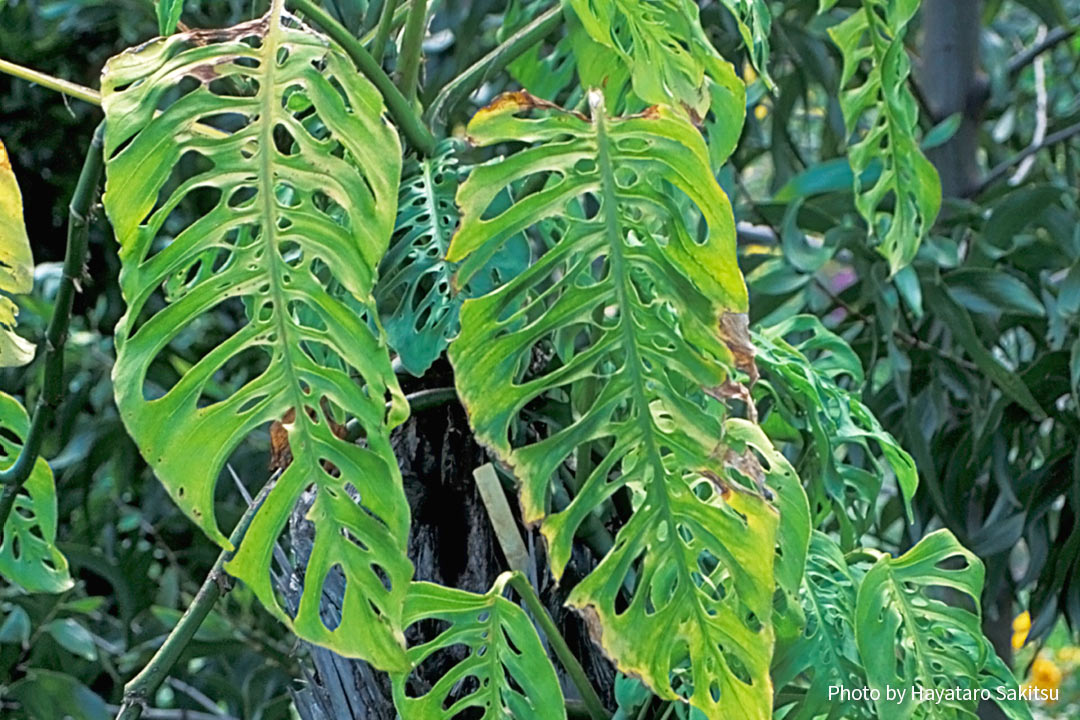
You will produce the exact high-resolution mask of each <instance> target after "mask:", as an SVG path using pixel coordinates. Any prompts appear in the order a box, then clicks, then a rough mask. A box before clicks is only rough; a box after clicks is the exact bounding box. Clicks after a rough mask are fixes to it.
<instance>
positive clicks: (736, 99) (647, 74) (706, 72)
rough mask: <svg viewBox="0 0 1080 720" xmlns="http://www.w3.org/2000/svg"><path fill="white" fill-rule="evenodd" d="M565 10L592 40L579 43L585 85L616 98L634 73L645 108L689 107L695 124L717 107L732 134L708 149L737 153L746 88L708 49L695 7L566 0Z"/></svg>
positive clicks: (667, 1)
mask: <svg viewBox="0 0 1080 720" xmlns="http://www.w3.org/2000/svg"><path fill="white" fill-rule="evenodd" d="M564 4H565V5H567V6H569V7H570V8H571V9H572V10H573V12H574V14H575V15H576V17H577V19H578V20H579V21H580V22H581V25H582V28H583V30H584V32H585V34H586V35H587V36H588V38H589V39H591V41H592V43H584V42H580V41H579V42H577V43H575V54H576V55H577V62H578V73H579V75H580V76H581V80H582V84H584V85H586V86H590V85H591V86H595V87H603V88H605V93H607V94H608V96H609V99H610V96H611V95H612V94H613V93H614V92H617V91H618V85H619V80H620V79H621V78H622V77H623V75H624V73H625V72H626V71H629V74H630V82H631V85H632V87H633V90H634V94H635V95H636V96H637V97H638V99H639V100H640V101H641V102H644V103H645V104H647V105H649V104H657V105H670V106H673V107H676V108H684V109H686V110H687V111H689V113H690V114H691V116H692V117H693V118H695V119H699V118H704V117H705V116H706V113H707V112H708V111H709V109H710V107H711V108H712V111H713V113H714V114H715V116H716V117H717V119H718V121H719V122H720V123H721V127H722V128H723V129H727V130H728V131H729V132H727V133H720V135H721V136H720V138H714V137H713V133H712V132H710V138H709V139H710V145H711V144H713V143H715V142H719V143H720V144H721V145H723V147H722V148H712V150H713V152H714V153H720V154H722V155H724V156H725V157H726V156H727V155H728V154H730V153H731V150H732V149H733V148H734V145H735V141H737V140H738V131H740V130H741V129H742V124H743V116H744V114H745V109H746V88H745V86H744V85H743V83H742V81H741V80H739V78H738V77H736V75H735V70H734V68H732V66H731V63H729V62H727V61H725V60H724V59H723V58H722V57H720V54H719V53H717V52H716V49H715V48H713V46H712V45H711V44H710V43H709V39H708V38H707V37H706V36H705V31H704V30H702V28H701V21H700V19H699V17H698V8H697V5H696V4H695V3H694V2H691V0H564ZM593 43H594V44H595V46H598V47H595V46H594V45H593ZM605 51H606V52H605ZM612 81H614V82H612ZM611 107H613V106H612V105H611V103H610V102H609V109H610V108H611ZM732 130H733V131H734V138H732V137H731V132H730V131H732ZM728 145H730V147H728Z"/></svg>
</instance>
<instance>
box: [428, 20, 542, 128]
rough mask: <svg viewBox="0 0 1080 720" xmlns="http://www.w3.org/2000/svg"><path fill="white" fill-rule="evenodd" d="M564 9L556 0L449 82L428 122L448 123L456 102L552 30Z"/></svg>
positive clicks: (437, 99)
mask: <svg viewBox="0 0 1080 720" xmlns="http://www.w3.org/2000/svg"><path fill="white" fill-rule="evenodd" d="M561 13H562V6H561V5H560V4H559V3H555V5H554V6H552V7H551V8H550V9H548V10H546V11H544V12H543V13H541V14H540V15H538V16H537V17H536V19H535V20H533V21H532V22H531V23H529V24H528V25H526V26H525V27H523V28H521V29H520V30H518V31H517V32H516V33H514V34H513V35H511V36H510V37H508V38H507V39H506V41H505V42H504V43H502V44H501V45H499V46H498V47H497V48H495V49H494V50H492V51H491V52H489V53H488V54H487V55H485V56H484V57H482V58H480V59H479V60H477V61H476V62H475V63H473V64H472V65H471V66H470V67H469V68H468V69H467V70H466V71H465V72H463V73H461V74H460V75H458V76H457V77H456V78H455V79H454V80H453V81H452V82H450V83H449V84H447V85H446V87H444V88H443V89H442V90H440V91H439V94H438V95H437V96H436V97H435V100H434V101H433V102H432V103H431V107H429V108H428V111H427V113H426V114H425V119H426V120H427V121H428V123H430V124H434V123H436V122H438V123H445V122H446V119H447V117H448V116H449V114H450V112H451V111H453V109H454V108H455V107H457V104H458V103H459V102H461V101H462V100H464V99H465V98H467V97H468V96H469V95H471V94H472V93H473V91H474V90H476V88H478V87H480V85H481V83H483V82H484V80H485V79H486V78H488V77H490V76H491V75H492V74H494V73H497V72H499V71H500V70H502V69H503V68H505V67H506V66H507V65H509V64H510V63H512V62H513V61H514V60H517V59H518V58H519V57H521V55H522V54H523V53H524V52H525V51H526V50H528V49H529V48H531V47H532V46H533V45H535V44H536V43H538V42H540V41H541V40H543V39H544V38H545V37H547V36H548V35H549V34H551V32H552V31H553V30H555V28H557V27H558V26H559V23H560V22H561V21H562V16H561Z"/></svg>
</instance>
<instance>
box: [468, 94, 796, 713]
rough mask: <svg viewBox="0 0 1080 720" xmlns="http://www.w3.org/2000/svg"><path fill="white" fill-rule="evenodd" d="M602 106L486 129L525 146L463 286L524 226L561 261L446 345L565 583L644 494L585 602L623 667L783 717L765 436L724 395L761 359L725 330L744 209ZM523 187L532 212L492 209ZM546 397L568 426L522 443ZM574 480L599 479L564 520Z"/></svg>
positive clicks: (676, 139)
mask: <svg viewBox="0 0 1080 720" xmlns="http://www.w3.org/2000/svg"><path fill="white" fill-rule="evenodd" d="M590 107H591V112H592V117H591V118H586V117H584V116H581V115H578V114H575V113H570V112H566V111H563V110H561V109H559V108H556V107H555V106H553V105H551V104H550V103H546V102H543V101H541V100H538V99H536V98H534V97H532V96H530V95H527V94H525V93H511V94H508V95H504V96H502V97H500V98H499V99H497V100H496V101H495V102H494V103H493V104H492V105H491V106H490V107H488V108H486V109H484V110H482V111H480V112H479V113H478V114H477V115H476V117H474V118H473V120H472V122H470V124H469V127H468V130H467V131H468V134H469V137H470V138H471V139H472V140H473V141H474V142H476V143H477V144H479V145H483V146H487V145H495V144H497V143H504V142H515V143H526V144H527V145H528V146H529V147H527V148H526V149H523V150H521V151H520V152H517V153H516V154H514V155H511V156H509V157H506V158H502V159H501V160H499V161H498V162H495V163H493V164H489V165H484V166H480V167H477V168H475V169H474V170H473V171H472V173H471V175H470V176H469V178H468V179H467V180H466V181H465V182H464V183H463V184H462V186H461V189H460V191H459V192H458V203H459V205H460V206H461V208H462V223H461V228H460V229H459V231H458V233H457V234H456V235H455V236H454V240H453V242H452V243H451V246H450V252H449V259H450V260H451V261H455V262H457V261H460V266H459V271H458V276H457V278H456V281H457V282H458V283H459V284H463V283H466V282H468V281H469V280H470V278H471V277H472V276H473V274H475V273H476V272H477V271H478V270H479V269H480V268H481V267H483V265H484V263H485V262H487V258H489V257H491V256H492V254H493V253H495V252H496V251H497V250H498V249H499V248H500V247H501V246H502V245H503V244H504V243H505V242H506V241H507V239H508V238H510V237H512V236H514V235H516V234H517V233H520V232H523V231H528V232H529V233H530V234H536V235H537V236H538V237H539V238H542V239H539V240H537V242H538V243H539V244H540V245H543V246H546V247H547V250H546V252H544V253H543V254H542V255H541V256H540V257H539V258H538V259H537V260H536V261H535V262H533V264H532V265H531V266H530V267H529V268H528V269H526V270H525V271H523V272H521V273H520V274H519V275H517V276H516V277H514V278H513V279H511V280H510V281H509V282H506V283H505V284H503V285H502V286H501V287H499V288H498V289H496V290H494V291H492V292H490V293H488V294H486V295H483V296H482V297H479V298H476V299H470V300H466V301H465V303H464V305H463V307H462V311H461V333H460V335H459V336H458V337H457V339H455V340H454V342H453V343H452V344H451V346H450V359H451V362H452V363H453V365H454V369H455V377H456V383H457V388H458V394H459V396H460V397H461V399H462V402H463V403H464V404H465V407H466V409H467V410H468V412H469V416H470V419H471V422H472V425H473V428H474V430H475V433H476V436H477V437H478V438H479V439H480V440H481V441H482V442H484V443H485V444H487V445H488V446H489V447H490V448H491V449H492V450H493V451H494V452H495V453H496V454H497V455H498V456H499V457H500V458H501V459H502V461H503V462H504V463H505V464H506V465H507V466H508V467H509V468H511V469H512V470H513V472H514V473H515V474H516V476H517V477H518V479H519V480H520V481H521V504H522V509H523V515H524V519H525V521H526V522H529V523H535V522H538V521H541V520H543V524H542V526H541V529H542V531H543V533H544V536H545V537H546V538H547V540H548V545H549V557H550V560H551V565H552V569H553V571H554V573H555V575H556V576H557V577H558V576H561V575H562V572H563V570H564V568H565V566H566V563H567V561H568V559H569V557H570V551H571V545H572V541H573V538H574V535H575V533H576V531H577V529H578V527H579V526H580V525H581V523H582V522H583V520H584V519H585V518H586V517H587V516H588V515H589V514H590V513H592V512H594V511H595V510H597V509H598V508H599V507H600V506H601V505H602V504H603V503H604V502H605V501H606V500H607V499H608V498H610V497H612V496H613V495H615V494H616V493H619V492H620V491H624V489H625V491H626V492H629V495H630V497H631V498H632V500H631V502H632V505H633V508H634V513H633V515H632V517H631V518H630V519H629V520H628V521H627V522H626V524H625V525H624V526H623V527H622V528H621V529H620V530H619V532H618V535H617V537H616V540H615V546H614V548H613V549H612V550H611V552H610V553H609V554H608V555H607V556H606V557H604V558H603V560H602V561H601V562H600V565H599V566H598V567H597V568H596V569H594V570H593V571H592V572H591V573H590V574H589V575H588V576H587V577H586V578H585V579H584V580H583V581H582V582H581V583H580V584H578V585H577V586H576V587H575V588H574V589H573V591H572V592H571V594H570V597H569V601H568V602H569V604H571V605H572V606H574V607H577V608H579V609H580V610H581V611H582V612H583V613H584V614H585V616H586V617H587V618H588V619H589V623H590V625H591V628H592V630H593V633H594V636H595V637H596V638H597V639H598V641H599V642H600V643H601V644H602V646H603V647H604V648H605V650H606V651H607V652H608V653H609V654H610V655H611V656H612V658H614V660H615V662H616V663H617V665H618V666H619V668H620V669H621V670H622V671H623V672H626V673H634V674H636V675H638V676H640V677H641V678H642V679H643V680H645V682H647V683H648V684H649V685H650V686H651V687H652V688H653V689H654V691H655V692H656V693H657V694H659V695H660V696H662V697H664V698H668V699H673V700H674V699H677V698H679V697H680V694H681V695H685V696H686V697H688V698H689V701H690V702H691V703H692V704H693V705H694V706H696V707H698V708H700V709H701V710H702V711H704V712H705V713H706V715H707V716H708V717H710V718H719V717H722V716H725V715H726V714H730V713H737V714H738V715H739V716H740V717H747V718H767V717H769V716H770V711H771V706H772V689H771V686H770V682H769V674H768V669H769V657H770V655H771V648H772V634H773V633H772V627H771V610H772V608H771V606H772V595H773V588H774V580H773V554H774V552H773V548H774V543H775V542H776V530H777V513H776V511H775V510H774V509H773V508H772V507H771V506H770V505H769V504H768V503H767V502H766V501H765V500H764V499H763V498H762V496H761V495H759V494H758V493H756V492H752V491H750V490H748V489H746V488H745V486H744V484H743V483H742V482H741V480H740V478H744V477H746V476H747V475H754V474H755V472H754V471H753V470H748V471H743V470H738V471H737V466H739V465H740V464H741V462H740V461H738V460H732V459H731V456H732V455H739V454H741V453H750V454H751V455H754V454H755V452H756V451H755V447H754V443H752V442H749V440H750V439H749V438H747V437H738V438H736V437H733V438H732V439H731V441H730V442H729V441H728V440H727V439H726V437H725V426H724V420H723V418H724V416H725V410H724V407H725V405H724V403H723V401H722V398H723V397H724V395H725V392H726V391H729V390H734V389H735V387H733V386H735V383H734V380H733V373H734V369H735V367H736V363H740V364H742V363H743V361H744V360H745V358H743V357H742V355H741V353H742V351H743V347H742V346H741V345H739V344H738V343H737V342H736V340H737V339H738V338H735V337H732V338H730V341H731V342H732V346H733V347H736V349H737V350H738V351H739V353H740V355H739V356H736V354H734V353H733V351H732V349H730V348H729V346H728V344H727V341H726V340H725V338H726V337H727V336H726V335H724V334H722V333H721V332H720V325H721V323H724V324H725V325H726V326H730V327H735V328H737V327H738V326H739V322H738V319H739V318H740V317H741V318H742V325H743V327H744V328H745V316H741V315H739V314H740V313H742V312H743V311H745V308H746V302H747V299H746V286H745V285H744V283H743V280H742V276H741V275H740V273H739V269H738V266H737V264H736V261H735V242H734V240H735V238H734V227H733V218H732V214H731V206H730V204H729V203H728V200H727V198H726V197H725V195H724V193H723V192H722V191H721V190H720V188H719V186H718V185H717V183H716V181H715V180H714V178H713V176H712V173H711V172H710V170H709V160H708V153H707V150H706V148H705V143H704V142H703V140H702V137H701V135H700V134H699V133H698V132H697V130H696V129H695V128H694V127H693V126H692V125H691V124H690V122H689V121H688V120H686V119H685V118H684V117H683V116H682V114H681V113H677V112H673V111H670V110H668V109H666V108H662V107H661V108H653V109H651V110H649V111H647V112H645V113H644V114H642V115H637V116H630V117H624V118H614V117H610V116H608V115H607V113H606V110H605V108H604V102H603V99H602V97H601V96H600V94H599V93H597V92H593V93H591V94H590ZM519 185H520V186H521V187H520V188H519V187H518V186H519ZM507 188H510V189H511V194H512V195H513V196H514V197H515V200H516V201H515V202H514V203H513V204H512V205H511V206H510V207H509V208H506V209H503V210H492V204H493V201H494V200H495V199H496V198H497V197H498V196H499V194H500V193H502V192H504V191H505V190H506V189H507ZM528 188H533V189H534V191H533V192H526V190H527V189H528ZM677 195H682V196H685V198H686V199H687V202H686V203H682V204H680V203H679V202H677V201H676V199H675V198H676V196H677ZM687 206H689V207H691V208H694V209H695V212H696V213H697V214H698V215H697V217H696V219H695V218H693V217H688V216H687V215H685V214H684V210H686V208H687ZM691 227H693V228H694V232H693V233H691V231H690V229H689V228H691ZM743 333H744V334H745V330H744V331H743ZM744 392H745V391H744ZM548 401H556V402H559V401H562V402H564V403H569V405H570V406H571V409H572V412H571V415H572V418H571V420H570V421H569V422H568V423H566V424H565V426H562V427H557V426H550V424H549V426H548V427H547V428H545V427H543V425H541V427H539V428H537V431H536V432H537V433H538V434H534V433H532V432H530V433H527V434H525V435H522V436H520V437H518V433H516V432H515V437H514V438H513V439H512V438H511V437H510V435H511V432H512V430H513V427H514V426H515V424H516V423H515V418H517V417H518V416H519V413H522V412H523V411H526V414H528V413H527V411H528V408H529V407H530V406H533V405H535V404H536V403H541V402H548ZM755 442H756V441H755ZM746 462H747V463H749V460H747V461H746ZM754 463H757V464H766V465H767V460H765V461H764V462H763V459H761V458H758V457H756V455H755V456H754ZM560 465H562V466H563V469H566V468H569V472H570V473H571V474H574V473H576V474H577V476H578V477H579V478H580V481H581V484H580V487H579V488H577V492H576V497H574V498H573V500H572V502H571V503H570V504H569V505H568V506H567V507H565V509H563V510H562V511H561V512H557V513H555V514H552V515H550V516H549V515H548V511H549V506H548V503H549V499H550V497H551V496H552V493H553V484H554V483H556V482H558V480H557V478H558V477H560V472H559V471H560ZM754 479H755V480H756V479H757V478H754ZM623 592H626V593H628V594H627V596H626V597H623Z"/></svg>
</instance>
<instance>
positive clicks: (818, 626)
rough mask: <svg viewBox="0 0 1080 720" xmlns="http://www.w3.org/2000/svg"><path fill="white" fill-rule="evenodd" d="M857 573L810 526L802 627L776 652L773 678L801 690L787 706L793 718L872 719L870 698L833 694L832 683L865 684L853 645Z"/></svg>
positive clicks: (826, 538)
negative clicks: (801, 692) (787, 645)
mask: <svg viewBox="0 0 1080 720" xmlns="http://www.w3.org/2000/svg"><path fill="white" fill-rule="evenodd" d="M858 582H859V577H858V576H857V575H856V574H855V573H853V572H852V570H851V568H849V567H848V564H847V561H846V560H845V559H844V553H843V552H842V551H841V550H840V547H839V546H838V545H837V544H836V542H835V541H833V540H832V539H831V538H830V537H829V536H827V535H825V534H824V533H821V532H818V531H814V533H813V535H812V537H811V539H810V548H809V552H808V554H807V562H806V573H805V577H804V580H803V584H802V588H801V591H800V601H801V603H802V607H803V610H804V612H805V614H806V620H807V624H806V630H805V632H804V633H802V634H801V635H800V636H799V638H798V640H797V641H796V642H794V643H792V644H791V645H790V646H789V647H787V648H785V650H784V652H783V653H779V661H778V662H777V663H776V665H775V666H774V668H773V680H774V682H775V683H776V684H777V685H779V686H787V685H788V684H789V683H793V682H794V683H795V684H797V685H799V686H800V689H802V690H804V694H800V695H797V696H796V697H797V698H798V699H797V700H795V701H784V702H780V703H778V709H782V708H783V707H785V706H787V705H791V710H790V714H789V715H785V717H787V718H790V719H791V720H810V719H811V718H817V717H819V716H821V717H826V718H829V720H857V719H865V720H876V718H877V712H876V710H875V709H874V707H873V703H872V702H870V701H869V700H868V699H865V700H864V699H862V698H859V699H855V698H852V697H850V696H848V697H837V695H836V693H835V692H833V693H832V695H831V696H830V693H829V689H830V687H832V688H835V687H845V688H861V687H866V675H865V671H864V670H863V666H862V660H861V659H860V657H859V651H858V649H857V648H856V647H855V594H856V591H857V590H858Z"/></svg>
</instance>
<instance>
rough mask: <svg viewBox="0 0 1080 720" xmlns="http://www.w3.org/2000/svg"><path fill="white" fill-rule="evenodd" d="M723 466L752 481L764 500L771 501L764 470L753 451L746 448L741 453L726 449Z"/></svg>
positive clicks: (770, 491)
mask: <svg viewBox="0 0 1080 720" xmlns="http://www.w3.org/2000/svg"><path fill="white" fill-rule="evenodd" d="M724 464H725V465H727V466H728V467H730V468H732V469H734V470H737V471H739V472H740V473H742V474H743V475H744V476H746V477H747V478H749V479H750V480H752V481H753V482H754V484H755V485H757V489H758V491H759V492H760V493H761V494H762V496H764V497H765V499H766V500H772V499H773V494H772V490H770V489H769V488H768V487H767V486H766V485H765V468H763V467H761V461H760V460H758V459H757V455H755V454H754V451H753V450H751V449H750V448H746V449H745V450H743V451H742V452H735V451H734V450H732V449H731V448H728V449H727V452H725V453H724Z"/></svg>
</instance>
